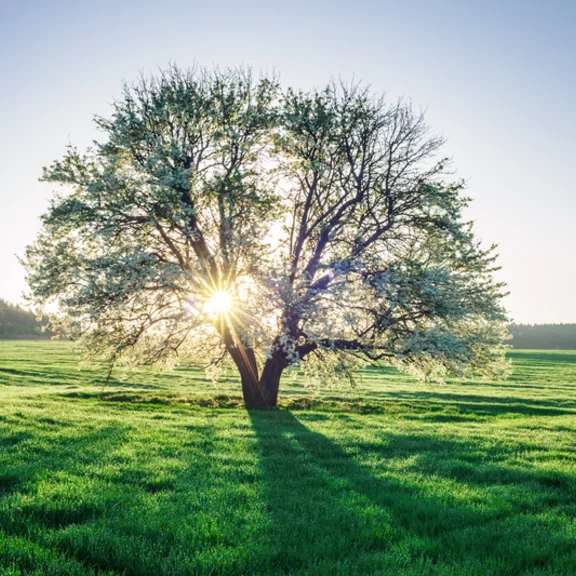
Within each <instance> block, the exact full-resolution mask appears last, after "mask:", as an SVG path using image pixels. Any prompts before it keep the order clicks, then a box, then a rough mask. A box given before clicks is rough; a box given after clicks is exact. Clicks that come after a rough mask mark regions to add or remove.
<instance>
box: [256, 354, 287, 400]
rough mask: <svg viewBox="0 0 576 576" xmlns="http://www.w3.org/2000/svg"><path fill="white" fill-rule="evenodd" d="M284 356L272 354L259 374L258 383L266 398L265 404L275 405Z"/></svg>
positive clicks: (284, 362) (284, 363) (284, 361)
mask: <svg viewBox="0 0 576 576" xmlns="http://www.w3.org/2000/svg"><path fill="white" fill-rule="evenodd" d="M286 366H287V362H286V358H284V356H283V355H282V354H279V353H277V354H274V355H273V356H272V358H269V359H268V360H266V363H265V364H264V368H263V369H262V375H261V376H260V385H261V387H262V389H263V390H264V396H265V399H266V404H265V406H276V405H277V404H278V389H279V388H280V378H281V377H282V372H283V371H284V368H286Z"/></svg>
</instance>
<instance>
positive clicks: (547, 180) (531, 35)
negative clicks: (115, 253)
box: [0, 0, 576, 322]
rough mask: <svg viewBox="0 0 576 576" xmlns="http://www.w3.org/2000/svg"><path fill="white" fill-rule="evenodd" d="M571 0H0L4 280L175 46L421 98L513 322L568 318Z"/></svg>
mask: <svg viewBox="0 0 576 576" xmlns="http://www.w3.org/2000/svg"><path fill="white" fill-rule="evenodd" d="M575 58H576V0H379V1H378V0H354V1H352V0H348V1H339V0H326V1H322V0H307V1H306V0H289V1H287V0H279V1H274V0H242V1H241V2H239V1H233V0H220V1H219V2H207V1H196V0H188V1H183V0H182V1H179V0H164V1H162V2H158V1H157V2H152V1H146V0H127V1H123V0H116V1H111V0H101V1H99V2H85V1H81V0H74V1H72V0H70V1H64V0H51V1H50V2H47V1H28V0H0V88H1V89H0V298H5V299H8V300H11V301H18V300H20V297H21V294H22V292H23V291H24V290H25V289H26V286H25V281H24V272H23V270H22V269H21V267H20V265H19V263H18V261H17V258H16V255H22V254H23V251H24V247H25V246H26V245H27V244H29V243H30V242H32V241H33V240H34V238H35V235H36V233H37V231H38V229H39V219H38V217H39V215H40V214H41V213H42V212H43V211H44V210H45V209H46V206H47V203H48V200H49V198H50V195H51V189H52V187H51V186H50V185H47V184H41V183H39V182H38V177H39V176H40V174H41V168H42V166H44V165H48V164H50V163H51V162H52V161H53V160H55V159H56V158H59V157H61V156H62V155H63V153H64V148H65V145H66V144H67V143H68V142H71V143H73V144H75V145H77V146H79V147H80V148H84V147H86V146H87V145H88V144H89V143H90V142H91V140H92V139H94V138H98V137H99V136H100V135H99V134H98V133H97V132H96V130H95V128H94V124H93V122H92V118H93V116H94V114H99V115H104V116H106V115H107V114H108V113H109V111H110V107H109V104H110V102H111V101H112V100H113V99H114V98H116V97H118V96H119V95H120V88H121V81H122V79H126V80H131V79H134V78H135V77H136V76H137V75H138V74H139V72H141V71H145V72H149V71H152V72H153V71H155V70H157V69H158V68H159V67H165V66H166V65H167V64H168V63H169V62H175V63H177V64H178V65H179V66H182V67H186V66H189V65H191V64H193V63H194V62H196V63H198V64H201V65H205V66H212V65H219V66H223V67H225V66H236V65H240V64H245V65H249V66H251V67H252V68H254V69H256V70H265V71H276V72H277V73H278V74H279V75H280V78H281V80H282V82H283V84H285V85H292V86H295V87H298V88H309V87H312V86H315V85H317V86H320V85H323V84H324V83H325V82H327V81H328V80H329V79H330V78H333V77H336V78H338V77H341V78H343V79H344V80H352V79H355V80H358V81H360V80H361V81H363V82H366V83H369V84H371V86H372V87H373V89H374V90H375V91H377V92H386V94H387V96H388V98H389V99H390V100H395V99H397V98H398V97H400V96H403V97H405V98H407V99H410V100H411V101H412V103H413V105H414V106H415V107H416V108H417V109H419V108H424V109H426V117H427V120H428V123H429V124H430V126H431V128H432V131H433V132H436V133H440V134H442V135H444V136H445V137H446V138H447V143H446V145H445V148H444V155H447V156H451V157H452V158H453V161H454V168H455V170H456V172H457V175H458V176H459V177H462V178H464V179H466V181H467V183H468V186H467V194H468V195H469V196H471V197H472V198H473V199H474V202H473V204H472V206H471V208H470V210H469V212H468V216H469V217H470V218H472V219H474V220H475V221H476V230H477V233H478V235H479V237H480V238H481V239H482V241H483V242H485V243H486V245H488V244H490V243H492V242H496V243H497V244H498V245H499V253H500V259H499V263H500V265H501V266H502V270H501V272H500V273H499V278H500V279H502V280H504V281H505V282H507V283H508V287H509V290H510V292H511V294H510V296H509V297H508V298H507V300H506V306H507V308H508V309H509V311H510V315H511V316H512V318H513V319H514V320H515V321H518V322H576V223H575V222H574V220H575V217H576V176H575V175H574V167H576V135H575V130H576V66H575Z"/></svg>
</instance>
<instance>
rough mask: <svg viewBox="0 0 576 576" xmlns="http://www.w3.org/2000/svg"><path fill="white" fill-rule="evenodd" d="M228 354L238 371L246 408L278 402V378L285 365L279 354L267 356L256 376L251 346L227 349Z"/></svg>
mask: <svg viewBox="0 0 576 576" xmlns="http://www.w3.org/2000/svg"><path fill="white" fill-rule="evenodd" d="M229 352H230V355H231V356H232V359H233V360H234V363H235V364H236V367H237V368H238V372H239V373H240V381H241V383H242V397H243V399H244V404H245V406H246V408H273V407H274V406H276V405H277V404H278V389H279V388H280V378H281V377H282V372H283V371H284V368H286V366H287V362H286V359H285V358H284V357H283V356H282V355H281V354H275V355H274V356H272V358H269V359H268V360H267V361H266V363H265V364H264V367H263V369H262V374H261V376H260V377H258V367H257V365H256V357H255V355H254V350H252V349H251V348H242V349H240V347H237V348H232V349H229Z"/></svg>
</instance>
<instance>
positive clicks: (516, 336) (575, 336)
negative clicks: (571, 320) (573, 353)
mask: <svg viewBox="0 0 576 576" xmlns="http://www.w3.org/2000/svg"><path fill="white" fill-rule="evenodd" d="M508 330H509V332H510V335H511V336H512V340H510V341H509V342H507V344H509V345H511V346H513V347H514V348H528V349H539V350H576V324H512V325H510V326H509V327H508Z"/></svg>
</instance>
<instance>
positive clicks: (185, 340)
mask: <svg viewBox="0 0 576 576" xmlns="http://www.w3.org/2000/svg"><path fill="white" fill-rule="evenodd" d="M95 121H96V124H97V126H98V127H99V129H100V130H101V131H102V132H103V133H104V138H103V139H102V141H101V142H96V143H94V146H93V148H92V149H90V150H88V151H87V152H86V153H84V154H82V153H80V152H79V151H77V150H76V149H74V148H72V147H70V148H69V149H68V150H67V153H66V154H65V156H64V158H63V159H62V160H60V161H56V162H55V163H54V164H53V165H52V166H51V167H49V168H47V169H45V171H44V176H43V179H44V180H45V181H49V182H55V183H58V184H62V185H65V186H64V190H63V191H61V192H59V193H58V194H56V195H55V197H54V199H53V201H52V203H51V205H50V207H49V210H48V211H47V213H46V214H45V215H44V216H43V218H42V222H43V227H42V230H41V232H40V234H39V237H38V239H37V241H36V242H35V243H34V244H33V245H31V246H30V247H29V248H28V249H27V252H26V256H25V258H24V261H25V264H26V266H27V269H28V281H29V284H30V287H31V292H32V298H33V300H34V301H35V303H36V304H38V305H43V304H45V303H47V302H50V301H53V300H56V301H57V302H58V303H59V309H60V320H61V322H62V323H64V324H65V327H66V329H67V330H68V331H69V332H70V333H71V334H73V335H74V336H76V337H79V338H80V341H81V342H82V343H83V344H84V346H85V349H86V350H87V351H89V352H90V353H91V354H93V355H96V356H98V357H100V358H104V359H105V360H107V361H108V362H109V363H110V365H114V364H115V363H117V362H118V361H131V362H137V363H162V362H167V363H170V362H173V361H174V360H175V359H177V358H178V357H180V356H190V355H191V354H195V355H196V356H198V355H202V356H203V357H204V358H206V359H207V362H209V363H211V364H212V365H217V364H218V362H225V361H229V362H233V363H234V364H235V365H236V367H237V368H238V371H239V374H240V378H241V382H242V392H243V396H244V400H245V403H246V405H247V406H259V405H266V406H271V405H275V404H276V402H277V397H278V388H279V384H280V378H281V375H282V373H283V371H284V370H285V369H286V368H287V367H290V366H295V365H296V366H298V365H300V366H303V367H306V366H307V365H308V366H311V365H312V364H314V362H316V363H317V364H320V365H321V367H322V370H328V368H330V370H341V371H344V372H345V371H346V369H347V366H349V361H350V359H352V358H359V359H361V360H389V361H394V362H396V363H397V364H399V365H401V366H404V367H406V368H415V369H417V370H418V371H419V372H421V373H423V374H426V375H428V376H430V375H434V374H438V373H451V374H460V375H465V374H472V373H476V372H478V371H480V372H487V371H491V370H494V369H497V368H499V367H500V366H501V360H502V346H501V339H502V328H503V322H504V320H505V314H504V312H503V309H502V307H501V303H500V301H501V297H502V296H503V286H502V285H501V284H499V283H498V282H496V281H495V280H494V279H493V272H494V270H495V267H494V260H495V254H494V248H493V247H491V248H489V249H487V250H484V249H482V248H481V247H480V245H479V243H478V242H477V241H476V240H475V238H474V236H473V231H472V225H471V224H470V223H469V222H466V221H465V220H464V219H463V216H462V210H463V209H464V208H465V207H466V206H467V204H468V199H467V198H466V197H464V196H463V194H462V192H463V186H462V183H460V182H454V181H453V179H452V177H451V174H450V171H449V170H447V161H446V160H444V159H440V158H438V151H439V149H440V147H441V145H442V139H441V138H438V137H435V136H432V135H430V134H429V131H428V127H427V125H426V123H425V120H424V118H423V116H422V114H416V113H414V112H413V110H412V108H411V106H410V105H409V104H406V103H405V102H402V101H400V102H396V103H392V104H390V103H387V102H386V101H385V100H384V99H381V98H378V97H375V96H374V95H373V94H372V93H371V92H370V91H369V90H368V89H366V88H363V87H359V86H346V85H342V84H336V83H331V84H329V85H328V86H327V87H326V88H324V89H322V90H314V91H311V92H302V91H297V90H292V89H286V90H283V89H282V87H281V86H280V85H279V83H278V82H277V81H276V79H274V78H266V77H261V78H258V79H254V78H253V77H252V75H251V74H250V72H249V71H247V70H228V71H218V70H216V71H206V70H200V69H193V70H180V69H178V68H176V67H171V68H169V69H168V70H166V71H164V72H162V73H160V74H159V75H158V76H156V77H142V78H141V79H140V80H138V81H137V82H135V83H134V84H131V85H128V84H127V85H125V87H124V91H123V94H122V97H121V98H120V99H118V100H117V101H116V102H115V103H114V105H113V113H112V115H111V116H110V118H102V117H97V118H96V120H95Z"/></svg>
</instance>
